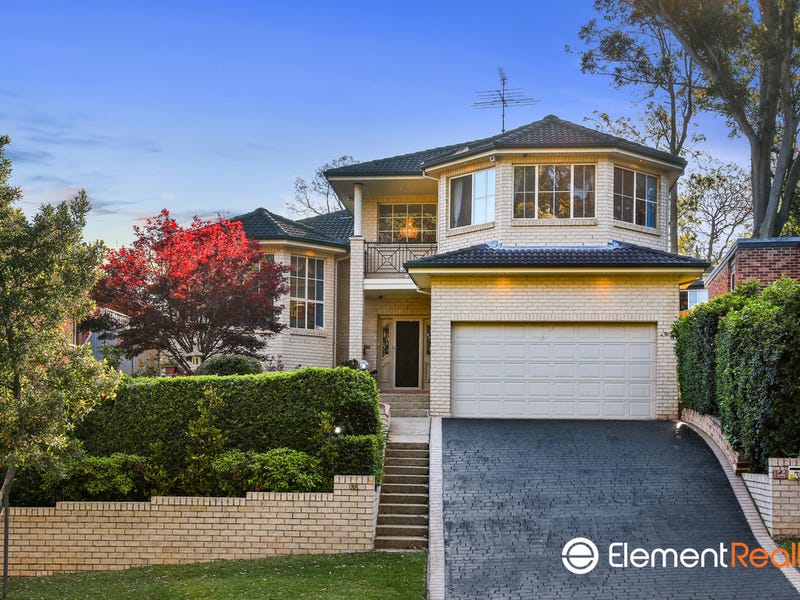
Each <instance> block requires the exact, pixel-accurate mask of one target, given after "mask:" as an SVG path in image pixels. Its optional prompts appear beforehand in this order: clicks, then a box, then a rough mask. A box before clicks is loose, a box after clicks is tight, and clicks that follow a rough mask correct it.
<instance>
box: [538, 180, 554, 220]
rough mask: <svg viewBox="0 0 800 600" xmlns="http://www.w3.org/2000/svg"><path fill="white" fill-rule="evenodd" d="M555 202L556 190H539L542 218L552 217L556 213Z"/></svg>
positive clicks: (539, 215)
mask: <svg viewBox="0 0 800 600" xmlns="http://www.w3.org/2000/svg"><path fill="white" fill-rule="evenodd" d="M540 181H541V180H540ZM555 202H556V195H555V193H554V192H539V214H538V217H539V218H540V219H552V218H553V215H554V214H555Z"/></svg>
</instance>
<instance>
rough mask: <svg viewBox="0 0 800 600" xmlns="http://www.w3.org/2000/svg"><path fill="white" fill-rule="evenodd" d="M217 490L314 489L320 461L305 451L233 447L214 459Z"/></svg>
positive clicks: (317, 485) (233, 493)
mask: <svg viewBox="0 0 800 600" xmlns="http://www.w3.org/2000/svg"><path fill="white" fill-rule="evenodd" d="M212 468H213V471H214V479H215V481H216V487H217V490H218V491H219V492H220V493H222V494H223V495H226V496H244V495H245V493H246V492H248V491H252V492H313V491H315V490H318V489H319V488H320V486H321V484H322V473H321V471H320V464H319V461H318V460H317V459H316V458H314V457H313V456H309V455H308V454H306V453H305V452H298V451H297V450H291V449H289V448H275V449H274V450H270V451H269V452H265V453H255V452H242V451H240V450H232V451H230V452H226V453H225V454H221V455H220V456H219V457H217V459H216V460H214V462H213V466H212Z"/></svg>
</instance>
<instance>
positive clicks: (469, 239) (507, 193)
mask: <svg viewBox="0 0 800 600" xmlns="http://www.w3.org/2000/svg"><path fill="white" fill-rule="evenodd" d="M558 163H560V164H595V165H596V170H595V186H596V191H595V218H594V219H514V218H513V207H514V204H513V193H514V166H519V165H526V164H530V165H533V164H558ZM615 165H616V166H620V167H625V168H630V169H635V170H639V171H642V172H647V173H652V174H654V175H662V173H660V172H659V170H658V169H655V168H643V167H642V166H640V165H637V164H634V163H632V162H629V161H627V160H624V159H620V158H617V157H615V158H614V159H613V161H612V160H611V158H609V157H607V156H598V155H597V154H552V155H533V156H529V157H527V158H514V159H513V160H512V159H506V158H503V157H498V158H497V162H495V163H491V162H489V161H488V160H486V161H482V162H478V163H474V164H472V165H468V166H461V167H458V168H456V169H452V170H448V171H446V172H444V173H443V174H442V175H441V176H440V178H439V251H440V252H447V251H449V250H457V249H459V248H464V247H467V246H472V245H474V244H480V243H485V242H490V241H498V242H500V243H502V244H505V245H529V246H531V245H534V246H546V245H550V246H564V245H569V246H587V245H596V246H598V245H605V244H607V243H609V242H610V241H611V240H619V241H623V242H630V243H634V244H639V245H643V246H649V247H652V248H658V249H661V250H668V249H669V239H668V236H667V235H666V231H667V208H668V205H667V199H668V194H669V181H668V178H667V177H666V176H662V177H660V178H659V182H660V186H659V192H660V195H659V204H658V213H657V217H656V218H657V227H656V228H649V227H642V226H639V225H633V224H630V223H623V222H620V221H615V220H614V218H613V215H614V213H613V210H614V208H613V207H614V205H613V193H614V166H615ZM492 166H494V167H495V169H496V173H495V181H496V194H495V220H494V222H492V223H488V224H477V225H471V226H467V227H461V228H458V229H454V230H451V229H450V228H449V217H448V216H447V215H448V212H447V209H448V194H449V190H448V186H449V181H450V179H451V178H452V177H456V176H459V175H465V174H467V173H471V172H474V171H478V170H481V169H486V168H489V167H492Z"/></svg>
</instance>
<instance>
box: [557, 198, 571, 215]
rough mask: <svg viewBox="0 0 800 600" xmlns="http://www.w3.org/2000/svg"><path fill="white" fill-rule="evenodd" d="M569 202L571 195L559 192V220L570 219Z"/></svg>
mask: <svg viewBox="0 0 800 600" xmlns="http://www.w3.org/2000/svg"><path fill="white" fill-rule="evenodd" d="M569 201H570V193H569V192H559V193H558V195H557V202H558V218H559V219H569Z"/></svg>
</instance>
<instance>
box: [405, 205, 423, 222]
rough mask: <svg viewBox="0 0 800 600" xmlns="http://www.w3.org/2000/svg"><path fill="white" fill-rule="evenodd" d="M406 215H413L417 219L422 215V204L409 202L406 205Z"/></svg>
mask: <svg viewBox="0 0 800 600" xmlns="http://www.w3.org/2000/svg"><path fill="white" fill-rule="evenodd" d="M408 216H409V217H415V218H417V219H419V218H420V217H421V216H422V205H421V204H409V205H408Z"/></svg>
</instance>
